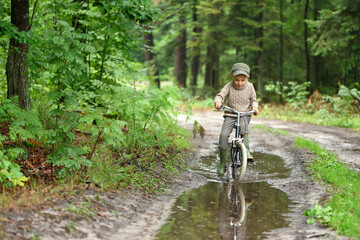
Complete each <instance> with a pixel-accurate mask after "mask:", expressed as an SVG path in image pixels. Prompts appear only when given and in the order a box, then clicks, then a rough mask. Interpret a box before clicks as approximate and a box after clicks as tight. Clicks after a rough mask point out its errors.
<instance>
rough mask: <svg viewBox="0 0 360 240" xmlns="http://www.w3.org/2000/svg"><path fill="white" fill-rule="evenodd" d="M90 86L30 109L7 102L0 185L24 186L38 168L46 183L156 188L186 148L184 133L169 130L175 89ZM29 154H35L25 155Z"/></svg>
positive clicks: (0, 111) (49, 96)
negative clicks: (72, 180) (66, 181)
mask: <svg viewBox="0 0 360 240" xmlns="http://www.w3.org/2000/svg"><path fill="white" fill-rule="evenodd" d="M93 84H94V89H96V91H92V90H91V88H89V89H90V90H89V89H87V90H86V89H83V91H82V92H81V91H80V92H72V91H65V90H64V91H62V92H61V93H59V91H58V90H56V91H57V92H58V93H54V92H50V93H46V92H45V93H44V95H43V96H39V99H40V100H41V101H38V102H35V103H34V107H33V109H34V110H28V111H25V110H21V109H20V108H19V107H18V106H16V105H15V104H12V103H11V101H10V100H5V101H4V102H3V103H2V104H1V105H0V122H1V124H2V126H3V127H2V129H1V133H2V135H1V139H0V140H1V142H2V143H3V144H4V143H5V146H4V150H1V151H0V155H1V158H0V159H1V161H0V182H2V183H3V184H5V185H6V186H16V185H23V183H24V182H25V181H27V180H28V177H31V176H33V175H32V172H34V171H32V170H34V168H36V166H34V165H35V163H41V164H42V169H43V172H44V173H45V169H47V170H46V173H47V175H49V174H51V178H52V177H53V176H55V178H58V179H63V180H64V179H66V178H67V176H72V177H73V176H74V175H78V176H79V180H81V181H83V180H84V179H88V180H89V181H94V182H96V184H98V185H102V186H105V187H106V188H117V187H135V188H142V189H146V191H148V192H156V191H158V190H160V189H161V186H162V184H165V183H166V182H167V181H168V179H167V175H169V174H173V173H175V172H176V171H177V169H178V167H180V166H182V161H181V160H179V159H180V158H179V155H178V154H179V151H180V150H182V149H186V148H189V144H188V138H189V135H188V133H187V132H186V131H184V130H182V129H180V128H179V127H178V126H177V124H176V116H177V114H178V112H177V109H176V107H175V103H176V102H177V101H178V100H179V99H181V95H180V94H179V91H178V89H177V88H166V89H164V90H160V89H158V88H151V87H150V88H146V89H140V90H138V89H136V88H135V87H134V86H130V85H112V84H106V83H104V82H103V83H99V82H97V81H94V82H93ZM34 148H36V149H37V150H36V151H37V152H42V155H41V156H40V155H39V156H30V151H33V152H34ZM15 153H16V154H15ZM169 159H176V160H177V161H172V160H169ZM20 166H21V167H20ZM28 166H31V167H30V168H32V169H27V168H28ZM23 173H24V174H25V175H26V176H24V174H23ZM151 189H153V190H151Z"/></svg>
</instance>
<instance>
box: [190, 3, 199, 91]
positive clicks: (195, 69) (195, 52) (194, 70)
mask: <svg viewBox="0 0 360 240" xmlns="http://www.w3.org/2000/svg"><path fill="white" fill-rule="evenodd" d="M196 6H197V0H194V5H193V24H194V29H193V33H194V40H193V41H195V42H196V44H195V46H194V47H193V49H192V61H191V88H192V94H193V96H195V95H196V88H197V77H198V73H199V69H200V51H201V50H200V47H199V45H200V37H199V36H198V34H199V33H200V32H201V28H200V27H198V23H197V11H196Z"/></svg>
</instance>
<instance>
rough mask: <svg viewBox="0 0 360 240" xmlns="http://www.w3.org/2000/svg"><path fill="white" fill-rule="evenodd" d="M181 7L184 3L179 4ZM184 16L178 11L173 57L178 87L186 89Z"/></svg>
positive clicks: (183, 13) (182, 12)
mask: <svg viewBox="0 0 360 240" xmlns="http://www.w3.org/2000/svg"><path fill="white" fill-rule="evenodd" d="M181 4H182V6H183V4H184V1H182V2H181ZM185 24H186V16H185V12H184V9H182V11H180V18H179V25H180V27H181V29H180V31H179V35H178V36H177V37H176V39H175V42H176V47H175V55H174V76H175V77H176V79H177V84H178V86H180V87H186V76H187V64H186V26H185Z"/></svg>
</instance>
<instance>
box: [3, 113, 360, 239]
mask: <svg viewBox="0 0 360 240" xmlns="http://www.w3.org/2000/svg"><path fill="white" fill-rule="evenodd" d="M193 120H197V121H198V122H199V123H200V124H201V125H202V126H203V127H204V128H205V131H206V133H205V137H204V138H201V137H200V136H198V135H197V136H196V138H195V139H194V141H193V143H194V152H193V154H192V155H190V156H189V163H188V164H189V167H190V168H191V166H192V165H193V164H194V163H195V162H196V160H197V159H199V158H200V157H204V156H209V155H213V154H214V153H215V151H216V148H217V146H216V143H217V141H218V136H219V132H220V128H221V124H222V121H223V118H222V115H221V113H216V112H212V111H198V112H196V114H195V115H194V116H193V117H192V119H191V120H190V121H186V117H185V116H180V117H179V123H180V124H181V125H183V126H184V127H186V128H188V129H189V130H192V128H193ZM255 124H263V125H266V126H269V127H272V128H276V129H284V130H286V131H288V132H289V133H290V136H275V135H274V134H272V133H270V132H267V131H265V130H261V129H259V128H254V127H253V126H254V125H255ZM251 126H252V127H251V130H250V132H251V133H250V146H251V149H252V151H256V152H264V153H271V154H275V155H278V156H281V157H282V158H283V159H285V162H286V166H287V167H289V168H290V169H291V175H290V177H289V178H285V179H276V180H269V181H268V182H269V183H270V184H272V186H274V187H276V188H278V189H280V190H282V191H284V192H286V193H287V194H288V196H289V197H290V198H291V200H292V202H294V203H296V205H294V206H293V207H292V208H291V213H290V214H288V215H287V218H288V220H289V222H290V225H289V226H288V227H286V228H282V229H276V230H273V231H272V232H269V233H267V234H268V238H269V239H347V238H345V237H340V236H337V235H336V233H335V232H333V231H329V230H328V229H327V228H326V227H323V226H321V225H320V224H312V225H308V224H306V223H305V220H306V218H305V216H304V215H303V213H304V211H305V210H306V209H308V208H310V207H312V206H313V205H314V204H316V203H318V202H319V201H320V200H321V199H323V198H326V197H329V196H328V194H327V191H326V189H325V188H324V187H323V186H321V185H320V184H318V183H316V182H313V181H312V180H311V179H310V178H309V176H308V172H307V171H306V168H305V166H304V163H306V162H309V161H311V157H312V155H311V154H310V153H309V152H307V151H305V150H301V149H297V148H295V147H294V146H293V139H294V137H295V136H300V137H304V138H307V139H309V140H312V141H316V142H318V143H319V144H320V145H321V146H323V147H325V148H326V149H328V150H329V151H332V152H334V153H336V154H337V155H338V156H339V159H340V160H341V161H343V162H345V163H347V164H349V165H350V166H351V167H354V168H357V169H358V168H359V167H360V154H359V149H360V134H358V133H356V132H354V131H349V130H346V129H342V128H334V127H319V126H313V125H308V124H298V123H289V122H282V121H278V120H266V119H262V118H260V117H253V119H252V120H251ZM174 180H175V181H174V183H173V184H172V186H171V188H170V189H168V191H167V193H166V194H163V195H161V196H158V197H156V198H153V199H149V198H144V197H141V195H139V194H136V193H133V192H123V193H122V194H114V193H109V192H107V193H101V192H99V191H96V190H95V189H93V190H91V189H90V190H85V191H84V190H80V191H79V194H78V195H76V196H74V197H70V198H67V199H61V200H59V201H57V202H55V203H51V204H48V205H47V206H44V207H41V208H39V209H37V210H31V211H30V210H29V211H21V212H19V211H10V212H3V213H2V214H1V218H0V223H1V225H2V226H1V229H2V233H1V234H2V236H1V237H2V238H3V239H31V238H32V237H36V238H35V239H135V240H136V239H142V240H144V239H145V240H146V239H153V238H154V237H155V235H156V232H157V230H158V229H159V228H160V226H161V225H162V224H163V223H164V221H165V220H166V218H167V217H168V216H169V214H170V211H171V206H172V204H173V203H174V201H175V199H176V197H177V196H179V195H180V194H181V193H182V192H183V191H186V190H189V189H192V188H196V187H199V186H201V185H203V184H205V183H206V182H207V180H206V179H205V178H204V177H202V176H199V175H198V174H196V173H194V172H192V171H183V172H181V173H180V174H179V175H178V176H174ZM90 200H91V201H90ZM80 202H82V205H81V204H80ZM89 202H91V203H90V204H91V205H87V204H88V203H89ZM69 203H77V204H80V206H82V207H81V208H79V207H78V210H79V209H82V211H84V212H85V213H86V209H87V208H88V209H90V208H91V209H95V210H96V212H93V213H92V214H89V215H88V216H86V214H76V213H73V212H69ZM78 206H79V205H78Z"/></svg>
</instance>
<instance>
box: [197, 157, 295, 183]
mask: <svg viewBox="0 0 360 240" xmlns="http://www.w3.org/2000/svg"><path fill="white" fill-rule="evenodd" d="M252 155H253V157H254V159H255V162H254V163H248V165H247V168H246V173H245V179H244V181H245V182H246V181H256V180H264V179H269V178H287V177H289V176H290V169H289V168H287V167H285V163H284V160H283V159H282V158H281V157H279V156H277V155H272V154H266V153H257V152H255V153H252ZM219 161H220V160H219V151H217V152H216V153H215V154H214V155H212V156H208V157H202V158H200V159H199V160H198V161H197V163H196V164H195V165H194V166H193V168H192V170H193V171H196V172H198V173H200V174H202V175H204V176H206V177H207V178H209V179H210V180H215V179H219V178H218V176H217V173H216V167H217V163H218V162H219ZM219 180H220V179H219Z"/></svg>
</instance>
